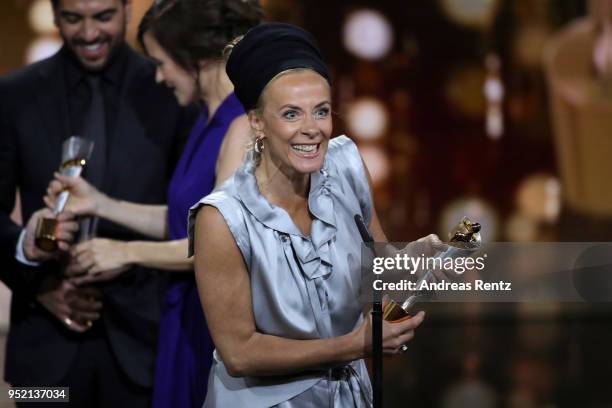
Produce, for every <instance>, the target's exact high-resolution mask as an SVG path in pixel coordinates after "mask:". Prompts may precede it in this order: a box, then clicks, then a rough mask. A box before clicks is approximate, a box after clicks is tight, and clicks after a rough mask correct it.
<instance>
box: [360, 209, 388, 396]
mask: <svg viewBox="0 0 612 408" xmlns="http://www.w3.org/2000/svg"><path fill="white" fill-rule="evenodd" d="M355 224H357V229H359V234H360V235H361V239H362V240H363V242H364V243H366V244H368V243H372V242H374V238H372V235H370V232H369V231H368V227H366V225H365V223H364V222H363V218H361V215H359V214H356V215H355ZM382 315H383V309H382V299H381V294H380V292H379V291H377V290H375V291H373V295H372V366H373V374H374V376H373V378H372V389H373V392H374V401H373V402H374V408H381V407H382V380H383V370H382V368H383V353H382V351H383V347H382Z"/></svg>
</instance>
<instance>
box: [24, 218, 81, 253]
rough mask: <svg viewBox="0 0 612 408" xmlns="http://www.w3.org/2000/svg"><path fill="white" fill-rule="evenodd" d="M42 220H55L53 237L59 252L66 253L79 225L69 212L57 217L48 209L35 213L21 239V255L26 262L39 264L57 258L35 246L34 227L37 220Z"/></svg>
mask: <svg viewBox="0 0 612 408" xmlns="http://www.w3.org/2000/svg"><path fill="white" fill-rule="evenodd" d="M42 218H56V219H57V226H56V228H55V237H56V238H57V246H58V249H59V250H60V251H68V250H69V249H70V243H71V242H72V241H73V240H74V235H75V233H76V232H77V231H78V230H79V224H78V223H77V222H76V221H74V215H73V214H72V213H70V212H63V213H61V214H60V215H58V216H57V217H55V216H54V215H53V212H52V211H51V210H49V209H48V208H43V209H41V210H38V211H36V212H35V213H34V214H32V216H31V217H30V219H29V220H28V222H27V224H26V230H25V236H24V239H23V254H24V255H25V257H26V259H27V260H28V261H32V262H41V261H46V260H49V259H52V258H55V257H57V254H56V253H52V252H45V251H43V250H41V249H39V248H38V247H37V246H36V244H35V242H34V241H35V238H36V237H35V235H36V226H37V224H38V220H40V219H42Z"/></svg>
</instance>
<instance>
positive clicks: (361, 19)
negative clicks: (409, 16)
mask: <svg viewBox="0 0 612 408" xmlns="http://www.w3.org/2000/svg"><path fill="white" fill-rule="evenodd" d="M343 31H344V33H343V36H344V46H345V47H346V49H347V50H349V51H350V52H351V53H353V54H354V55H356V56H357V57H359V58H363V59H365V60H378V59H381V58H382V57H384V56H385V55H387V53H388V52H389V50H390V49H391V46H392V45H393V29H392V27H391V24H390V23H389V21H388V20H387V18H385V16H384V15H382V14H381V13H379V12H378V11H375V10H367V9H364V10H358V11H354V12H352V13H351V14H349V16H348V17H347V19H346V22H345V23H344V30H343Z"/></svg>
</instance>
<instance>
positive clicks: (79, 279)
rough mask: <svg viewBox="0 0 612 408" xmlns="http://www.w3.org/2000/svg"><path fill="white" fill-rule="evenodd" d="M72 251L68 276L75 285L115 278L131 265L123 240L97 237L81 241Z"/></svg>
mask: <svg viewBox="0 0 612 408" xmlns="http://www.w3.org/2000/svg"><path fill="white" fill-rule="evenodd" d="M70 253H71V256H72V259H71V261H70V264H69V265H68V268H67V270H66V276H67V277H70V281H71V282H72V283H73V284H75V285H84V284H87V283H93V282H102V281H109V280H112V279H115V278H116V277H117V276H119V275H121V274H122V273H123V272H125V271H126V270H127V269H128V268H129V266H130V264H129V262H128V259H127V253H126V246H125V242H122V241H114V240H110V239H102V238H95V239H92V240H89V241H85V242H81V243H80V244H78V245H77V246H75V247H74V248H72V250H71V251H70Z"/></svg>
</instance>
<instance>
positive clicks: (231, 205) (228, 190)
mask: <svg viewBox="0 0 612 408" xmlns="http://www.w3.org/2000/svg"><path fill="white" fill-rule="evenodd" d="M234 178H235V175H232V176H231V177H229V178H228V179H227V180H226V181H225V182H224V183H223V184H221V185H220V186H219V187H217V188H216V189H215V190H213V191H212V192H211V193H210V194H208V195H206V196H204V197H202V198H201V199H200V200H199V201H198V202H197V203H195V204H194V205H193V206H192V207H191V208H190V209H189V217H188V232H189V253H190V254H193V234H194V231H195V229H194V227H195V223H196V217H197V214H198V212H199V211H200V210H201V209H202V207H204V206H211V207H214V208H216V209H217V211H218V212H219V213H220V215H221V216H222V217H223V219H224V220H225V222H226V224H227V225H228V227H229V228H230V230H232V232H235V231H236V229H237V228H238V226H240V225H241V224H243V222H244V214H243V211H242V205H241V202H240V199H239V197H238V193H237V188H236V184H235V180H234Z"/></svg>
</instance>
